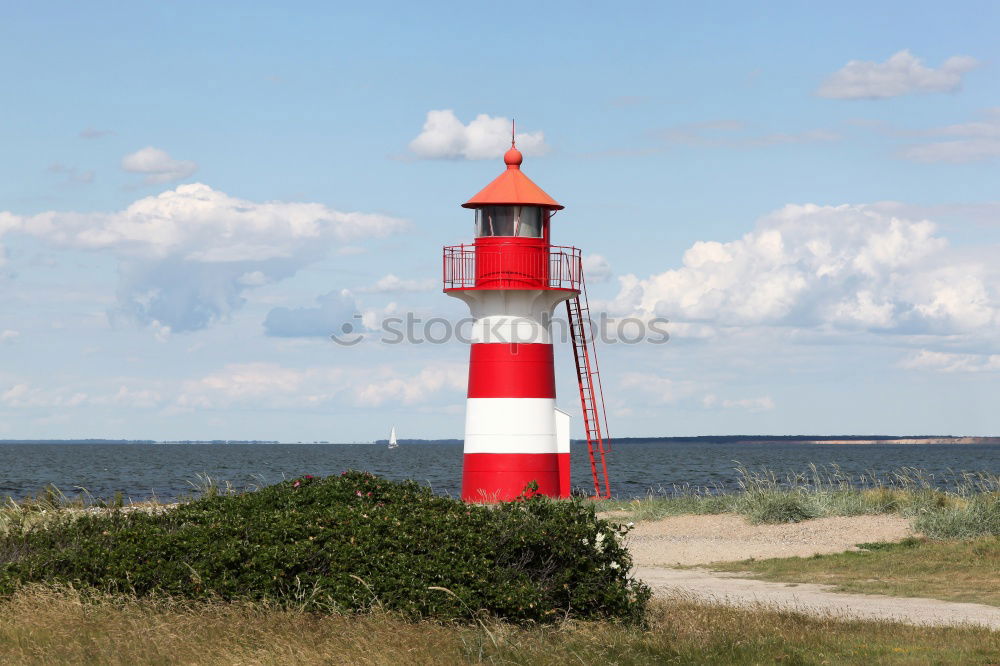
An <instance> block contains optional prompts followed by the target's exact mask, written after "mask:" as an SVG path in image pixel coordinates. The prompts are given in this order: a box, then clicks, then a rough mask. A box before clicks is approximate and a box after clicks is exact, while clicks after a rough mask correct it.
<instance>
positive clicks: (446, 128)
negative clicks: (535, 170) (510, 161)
mask: <svg viewBox="0 0 1000 666" xmlns="http://www.w3.org/2000/svg"><path fill="white" fill-rule="evenodd" d="M510 123H511V121H510V119H509V118H503V117H501V116H497V117H492V116H488V115H486V114H485V113H481V114H479V115H478V116H476V118H475V119H474V120H472V121H470V122H469V124H468V125H463V124H462V121H461V120H459V119H458V118H457V117H456V116H455V112H454V111H452V110H451V109H443V110H440V111H428V112H427V120H426V121H425V122H424V128H423V131H422V132H420V134H419V135H417V137H416V138H415V139H413V141H411V142H410V151H411V152H413V154H414V155H416V156H417V157H421V158H424V159H467V160H483V159H490V158H494V157H500V156H501V155H503V154H504V152H505V151H506V150H507V149H508V148H510ZM517 147H518V150H520V151H521V152H522V153H524V154H525V155H544V154H545V153H547V152H548V151H549V147H548V146H547V145H546V144H545V134H544V133H543V132H540V131H539V132H522V133H519V134H517Z"/></svg>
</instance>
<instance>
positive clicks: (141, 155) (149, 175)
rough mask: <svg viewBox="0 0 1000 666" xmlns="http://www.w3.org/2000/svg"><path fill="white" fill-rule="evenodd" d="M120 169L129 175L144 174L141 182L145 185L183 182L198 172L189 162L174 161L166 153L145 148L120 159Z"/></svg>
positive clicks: (192, 163) (193, 164)
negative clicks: (175, 181)
mask: <svg viewBox="0 0 1000 666" xmlns="http://www.w3.org/2000/svg"><path fill="white" fill-rule="evenodd" d="M122 169H124V170H125V171H128V172H129V173H141V174H145V176H146V177H145V178H143V179H142V182H144V183H146V184H147V185H158V184H161V183H169V182H171V181H174V180H184V179H185V178H187V177H189V176H190V175H192V174H193V173H194V172H195V171H197V170H198V165H197V164H196V163H195V162H191V161H190V160H175V159H174V158H172V157H170V155H168V154H167V152H166V151H164V150H160V149H159V148H154V147H153V146H146V147H145V148H141V149H139V150H137V151H135V152H134V153H129V154H128V155H126V156H125V157H123V158H122Z"/></svg>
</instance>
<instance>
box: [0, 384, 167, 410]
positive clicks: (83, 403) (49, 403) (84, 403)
mask: <svg viewBox="0 0 1000 666" xmlns="http://www.w3.org/2000/svg"><path fill="white" fill-rule="evenodd" d="M161 402H162V396H161V395H160V393H158V392H157V391H155V390H151V389H141V388H129V387H127V386H124V385H122V386H119V388H118V389H117V390H116V391H113V392H111V393H98V394H92V393H85V392H83V391H78V390H74V389H71V388H68V387H59V388H46V387H39V386H33V385H31V384H29V383H27V382H18V383H15V384H12V385H8V386H7V387H6V388H4V387H3V386H0V405H3V406H5V407H8V408H13V409H43V408H44V409H51V408H53V407H133V408H140V409H148V408H152V407H156V406H157V405H159V404H160V403H161Z"/></svg>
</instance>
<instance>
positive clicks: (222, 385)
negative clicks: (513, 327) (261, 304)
mask: <svg viewBox="0 0 1000 666" xmlns="http://www.w3.org/2000/svg"><path fill="white" fill-rule="evenodd" d="M467 380H468V377H467V374H466V367H465V365H464V364H461V363H455V364H448V363H439V364H435V365H433V366H428V367H426V368H423V369H421V370H419V371H418V372H416V373H409V374H408V373H404V372H401V371H399V370H398V369H395V368H391V367H388V366H381V367H374V368H370V367H366V368H344V367H314V368H307V369H296V368H288V367H284V366H281V365H278V364H275V363H242V364H232V365H228V366H226V367H225V368H223V369H221V370H219V371H217V372H214V373H212V374H209V375H207V376H205V377H202V378H200V379H196V380H191V381H187V382H185V383H184V384H183V387H182V390H181V393H180V395H179V397H178V399H177V406H178V407H181V408H196V409H218V408H226V407H231V406H235V405H241V406H264V407H268V408H297V409H301V408H311V407H321V406H324V405H329V404H331V403H334V402H339V401H343V400H347V401H348V402H350V403H351V404H353V405H357V406H359V407H377V406H379V405H382V404H385V403H390V402H397V403H401V404H405V405H415V404H420V403H424V402H427V401H429V400H430V399H431V398H432V397H434V396H435V395H436V394H438V393H443V392H455V393H459V392H461V391H462V390H464V389H465V388H466V382H467Z"/></svg>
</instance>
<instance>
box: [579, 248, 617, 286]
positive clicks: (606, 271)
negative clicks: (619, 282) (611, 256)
mask: <svg viewBox="0 0 1000 666" xmlns="http://www.w3.org/2000/svg"><path fill="white" fill-rule="evenodd" d="M611 273H612V271H611V264H610V263H608V260H607V259H605V258H604V257H602V256H601V255H599V254H588V255H587V256H586V257H584V258H583V274H584V276H585V277H586V279H587V282H590V283H591V284H594V283H597V282H607V281H608V280H610V279H611Z"/></svg>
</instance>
